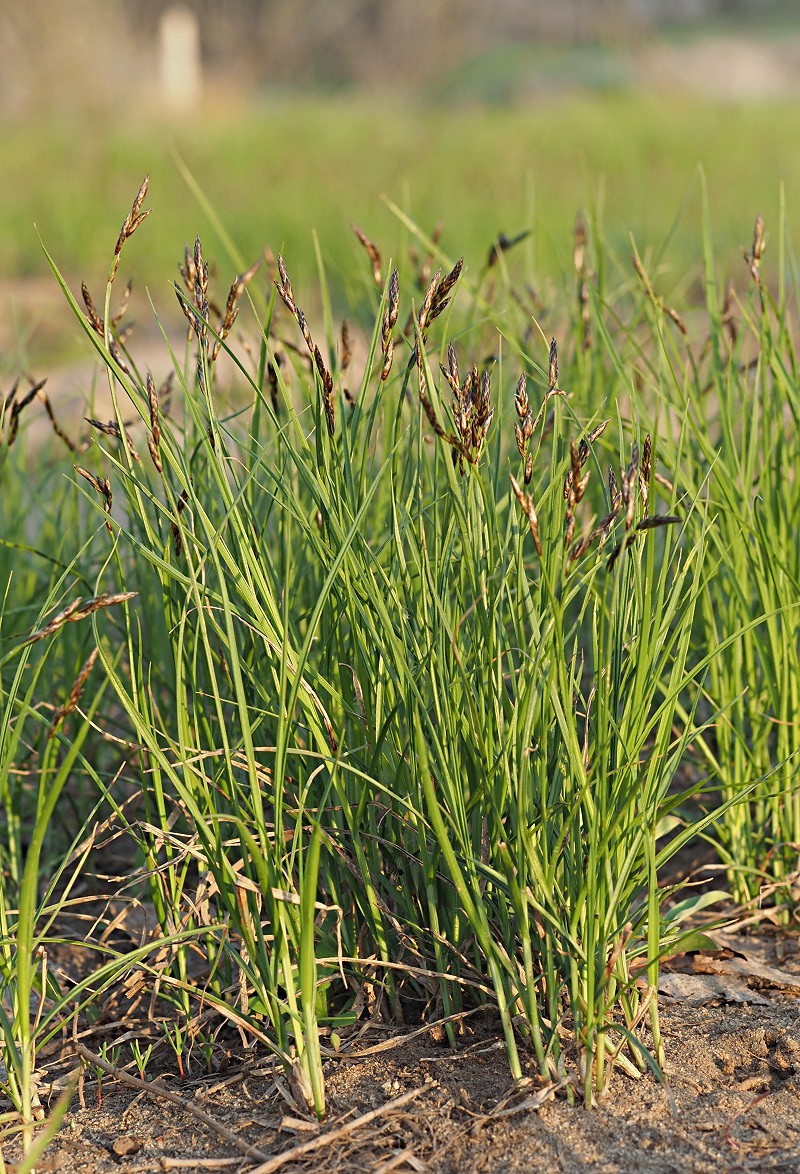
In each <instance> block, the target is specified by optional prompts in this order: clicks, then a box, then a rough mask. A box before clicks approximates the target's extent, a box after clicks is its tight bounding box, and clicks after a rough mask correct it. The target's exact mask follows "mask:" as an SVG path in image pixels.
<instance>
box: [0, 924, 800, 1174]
mask: <svg viewBox="0 0 800 1174" xmlns="http://www.w3.org/2000/svg"><path fill="white" fill-rule="evenodd" d="M730 944H731V946H732V948H731V949H729V950H726V951H724V952H723V953H724V954H725V955H727V961H725V960H723V961H720V960H718V959H714V958H706V956H687V957H686V958H684V959H683V960H680V961H676V963H675V965H674V969H673V968H668V969H667V972H666V973H667V974H668V975H670V976H671V978H672V979H673V980H675V981H677V978H678V977H679V978H680V983H679V984H678V985H679V990H678V992H677V993H678V997H677V998H669V997H664V996H662V998H661V1009H662V1019H663V1032H664V1039H665V1045H666V1049H667V1063H666V1077H667V1084H666V1085H661V1084H659V1083H658V1082H657V1081H656V1079H655V1078H654V1077H653V1076H652V1075H650V1074H647V1075H644V1076H642V1077H641V1078H640V1079H638V1080H634V1079H632V1078H630V1077H629V1076H627V1075H625V1074H623V1073H619V1072H618V1073H616V1074H615V1076H614V1079H613V1081H612V1085H611V1088H610V1090H609V1092H608V1094H607V1096H606V1097H605V1098H604V1099H603V1101H602V1102H601V1103H600V1104H599V1105H598V1106H597V1107H596V1108H595V1109H594V1110H593V1111H591V1112H588V1111H586V1110H585V1109H584V1108H582V1107H579V1106H575V1105H570V1104H568V1102H567V1100H566V1097H565V1096H564V1094H563V1092H561V1093H558V1092H556V1093H553V1092H552V1090H551V1089H549V1088H548V1087H547V1086H546V1085H545V1084H544V1083H543V1082H542V1081H541V1080H538V1079H537V1078H535V1077H534V1079H533V1080H532V1082H531V1085H530V1087H529V1088H528V1089H526V1090H522V1091H520V1090H518V1089H515V1088H514V1087H513V1086H512V1085H511V1082H510V1079H509V1073H508V1067H507V1063H506V1060H505V1055H504V1052H503V1048H502V1044H501V1042H500V1039H499V1037H498V1034H497V1030H496V1024H495V1023H494V1022H493V1021H492V1019H491V1017H489V1018H485V1019H480V1018H473V1019H470V1020H467V1021H466V1022H465V1024H464V1030H463V1033H462V1036H461V1039H460V1041H459V1045H458V1047H457V1049H456V1050H455V1051H453V1050H451V1049H450V1048H449V1047H447V1046H444V1045H443V1044H442V1043H437V1042H435V1040H434V1039H432V1038H431V1035H430V1033H425V1034H423V1035H417V1036H416V1037H415V1038H412V1039H408V1038H405V1039H404V1038H402V1037H395V1038H392V1036H391V1034H388V1033H387V1034H381V1033H380V1032H377V1033H372V1034H370V1035H368V1036H366V1037H365V1038H364V1039H362V1040H361V1041H359V1044H358V1045H357V1047H355V1048H353V1049H351V1050H350V1051H345V1052H344V1053H343V1054H342V1055H341V1056H339V1057H336V1058H331V1059H329V1060H327V1061H326V1079H327V1088H328V1097H329V1118H328V1121H327V1122H326V1123H325V1124H324V1125H323V1126H318V1125H317V1124H316V1123H314V1122H312V1121H311V1120H307V1119H302V1118H300V1117H298V1112H297V1109H296V1108H295V1107H293V1106H290V1104H289V1103H288V1102H287V1090H286V1089H285V1086H284V1085H283V1081H282V1079H281V1077H280V1075H279V1074H278V1073H277V1072H276V1070H275V1069H274V1067H273V1065H272V1062H271V1061H270V1058H269V1057H268V1056H267V1055H266V1054H264V1053H260V1052H259V1051H258V1050H253V1051H249V1052H247V1053H245V1052H243V1051H242V1047H241V1044H240V1043H239V1042H238V1041H236V1040H234V1039H232V1041H231V1047H230V1050H229V1051H228V1052H227V1053H225V1055H224V1058H223V1064H222V1068H221V1070H220V1071H218V1072H216V1073H214V1074H213V1075H209V1076H199V1075H197V1076H196V1077H194V1078H192V1077H189V1078H187V1079H185V1080H184V1081H181V1080H180V1079H179V1078H178V1076H177V1073H175V1072H174V1062H173V1070H170V1069H169V1067H168V1066H166V1067H164V1068H163V1071H162V1073H161V1075H160V1077H159V1078H158V1079H159V1080H160V1083H161V1086H162V1087H164V1088H168V1089H169V1090H171V1091H172V1092H173V1093H177V1094H178V1095H179V1096H180V1097H181V1098H183V1100H184V1101H185V1102H186V1105H185V1106H178V1105H175V1104H172V1103H168V1102H167V1101H166V1100H165V1099H164V1097H163V1095H162V1093H161V1091H159V1090H157V1089H151V1091H150V1092H149V1093H144V1092H138V1091H136V1090H130V1089H127V1088H122V1087H121V1086H120V1085H119V1084H118V1082H117V1081H115V1080H114V1079H113V1078H112V1077H106V1078H105V1079H104V1081H103V1087H102V1099H101V1100H100V1099H99V1094H98V1087H97V1084H96V1082H95V1081H94V1080H93V1079H90V1077H89V1075H87V1076H86V1078H85V1081H84V1084H83V1086H82V1088H81V1090H80V1098H81V1099H82V1100H83V1104H84V1107H83V1108H81V1107H80V1105H79V1103H78V1097H76V1099H75V1102H74V1106H73V1111H72V1112H71V1113H70V1114H69V1115H68V1117H67V1119H66V1123H65V1125H64V1126H63V1127H62V1130H61V1133H60V1134H59V1135H58V1137H57V1139H56V1141H55V1143H54V1144H53V1146H52V1147H51V1149H50V1150H49V1152H48V1154H47V1156H46V1158H45V1159H44V1161H43V1162H42V1163H41V1164H40V1166H39V1167H38V1168H39V1169H41V1170H61V1171H75V1172H79V1171H80V1172H86V1174H88V1172H90V1171H92V1172H97V1174H106V1172H110V1171H118V1170H124V1171H129V1172H131V1174H133V1172H134V1171H136V1172H139V1174H144V1172H150V1171H157V1170H178V1169H182V1170H197V1171H200V1170H206V1169H232V1170H239V1171H252V1170H254V1169H260V1168H261V1167H262V1166H263V1171H264V1174H267V1172H268V1171H270V1170H273V1169H276V1170H277V1169H281V1170H285V1171H301V1170H302V1171H310V1170H314V1171H316V1172H317V1174H320V1172H322V1171H328V1170H330V1171H354V1172H356V1171H363V1172H365V1174H366V1172H371V1174H388V1172H389V1171H398V1172H400V1174H405V1172H410V1171H416V1172H420V1171H427V1172H429V1174H479V1172H480V1174H484V1172H485V1174H501V1172H508V1174H511V1172H518V1174H523V1172H527V1171H531V1170H546V1171H551V1170H552V1171H563V1172H565V1174H570V1172H573V1171H575V1172H577V1171H584V1170H586V1171H598V1172H600V1171H602V1172H609V1174H610V1172H612V1171H619V1172H621V1174H645V1172H652V1174H666V1172H669V1171H676V1172H677V1171H697V1172H704V1174H705V1172H707V1174H712V1172H713V1174H720V1172H723V1171H724V1172H728V1174H735V1172H739V1171H773V1170H774V1171H779V1170H781V1171H796V1170H797V1169H798V1168H800V1013H799V1012H800V1004H799V1003H798V990H800V977H798V978H797V983H798V985H797V986H795V987H794V988H793V989H788V990H787V989H779V988H778V987H776V985H775V976H776V974H777V973H780V974H782V975H783V976H784V978H785V979H786V980H787V981H789V982H790V985H791V980H790V979H788V978H787V975H796V976H800V943H799V942H798V938H797V935H796V933H795V934H792V935H786V934H784V933H782V932H778V931H774V932H767V933H765V932H764V931H763V930H762V931H761V933H760V936H758V937H755V938H753V937H747V938H746V937H744V936H741V937H737V938H735V939H734V938H732V939H730ZM737 959H738V961H737ZM742 959H745V961H742ZM754 960H755V961H754ZM776 965H779V966H780V967H781V969H780V972H778V971H776V969H775V967H776ZM731 967H732V968H733V971H732V973H729V972H728V970H729V968H731ZM721 975H722V977H720V976H721ZM726 975H727V977H725V976H726ZM676 976H677V977H676ZM667 985H669V984H667ZM126 1026H128V1025H126V1024H125V1023H120V1024H119V1025H118V1028H119V1034H120V1035H122V1034H123V1033H124V1032H125V1029H126ZM106 1038H108V1037H106ZM376 1041H377V1042H376ZM69 1052H70V1047H69V1045H67V1046H66V1048H65V1053H64V1055H63V1056H62V1057H60V1058H59V1060H58V1062H51V1063H50V1064H49V1065H48V1067H49V1068H50V1072H51V1075H53V1074H55V1073H56V1072H57V1071H59V1070H61V1071H66V1070H67V1069H68V1068H69V1067H70V1066H73V1065H74V1062H75V1061H74V1057H73V1058H72V1059H70V1057H69ZM164 1059H166V1057H163V1053H162V1066H163V1060H164ZM127 1070H128V1071H129V1072H130V1071H133V1066H132V1065H128V1066H127ZM154 1074H155V1066H154V1067H153V1072H152V1073H151V1072H150V1071H148V1077H150V1076H151V1075H154ZM539 1102H543V1103H539ZM186 1106H190V1107H191V1108H193V1109H195V1110H200V1111H203V1112H205V1113H206V1114H209V1115H210V1116H211V1117H212V1118H213V1119H214V1121H215V1123H216V1128H211V1127H209V1126H208V1125H206V1124H203V1123H202V1122H201V1121H199V1120H198V1119H197V1117H196V1116H195V1115H193V1114H192V1112H191V1111H190V1108H187V1107H186ZM221 1129H222V1130H224V1129H227V1130H229V1131H230V1132H231V1133H232V1134H234V1135H235V1139H236V1142H237V1143H238V1144H232V1142H231V1140H230V1138H227V1139H226V1138H225V1137H223V1136H221ZM248 1145H249V1146H252V1147H254V1150H255V1151H257V1152H254V1153H253V1152H251V1156H250V1157H249V1158H248V1157H244V1156H243V1155H242V1153H241V1150H242V1149H244V1148H246V1147H247V1146H248ZM303 1146H305V1147H306V1152H305V1153H304V1152H302V1150H300V1148H299V1147H303ZM13 1156H14V1155H12V1154H9V1155H8V1157H9V1158H12V1157H13Z"/></svg>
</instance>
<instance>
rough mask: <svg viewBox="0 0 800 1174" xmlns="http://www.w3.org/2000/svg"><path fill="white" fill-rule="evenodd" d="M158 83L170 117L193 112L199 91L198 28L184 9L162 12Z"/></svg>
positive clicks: (195, 21)
mask: <svg viewBox="0 0 800 1174" xmlns="http://www.w3.org/2000/svg"><path fill="white" fill-rule="evenodd" d="M158 72H159V81H160V86H161V96H162V98H163V100H164V103H165V105H166V108H167V110H168V111H169V112H170V113H171V114H187V113H188V112H189V111H191V110H195V109H196V108H197V106H198V104H199V102H200V97H201V94H202V90H203V74H202V67H201V64H200V26H199V24H198V22H197V17H196V16H195V14H194V13H193V12H191V11H190V10H189V9H188V8H184V7H182V6H181V5H175V6H174V7H170V8H168V9H167V10H166V12H165V13H164V14H163V16H162V17H161V22H160V25H159V60H158Z"/></svg>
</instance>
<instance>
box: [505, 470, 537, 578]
mask: <svg viewBox="0 0 800 1174" xmlns="http://www.w3.org/2000/svg"><path fill="white" fill-rule="evenodd" d="M510 480H511V488H512V489H513V490H514V493H515V495H516V498H517V501H518V502H519V504H520V507H521V508H522V512H523V514H524V515H525V517H526V518H527V519H528V526H529V527H530V531H531V537H532V538H533V545H534V546H535V547H536V553H537V554H538V556H539V558H541V557H542V544H541V541H540V539H539V518H538V516H537V514H536V508H535V506H534V504H533V498H532V497H531V495H530V494H529V493H526V492H525V490H524V489H523V488H522V486H521V485H520V484H519V483H518V481H517V480H516V478H515V477H513V476H511V478H510Z"/></svg>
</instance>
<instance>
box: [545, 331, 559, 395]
mask: <svg viewBox="0 0 800 1174" xmlns="http://www.w3.org/2000/svg"><path fill="white" fill-rule="evenodd" d="M547 381H548V384H549V388H550V391H555V390H556V384H557V383H558V344H557V343H556V340H555V339H554V338H551V339H550V361H549V367H548V372H547Z"/></svg>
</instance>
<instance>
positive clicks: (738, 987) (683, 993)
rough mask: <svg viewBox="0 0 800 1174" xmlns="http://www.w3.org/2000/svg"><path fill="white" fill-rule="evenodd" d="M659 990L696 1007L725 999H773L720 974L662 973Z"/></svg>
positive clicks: (769, 1000) (738, 1000)
mask: <svg viewBox="0 0 800 1174" xmlns="http://www.w3.org/2000/svg"><path fill="white" fill-rule="evenodd" d="M658 990H659V994H662V995H667V997H668V998H670V999H679V1000H680V1001H681V1002H684V1003H689V1004H690V1005H691V1006H693V1007H702V1006H703V1004H704V1003H713V1002H714V1001H715V1000H717V999H724V1000H725V1002H726V1003H755V1004H761V1005H764V1004H767V1005H768V1004H769V1003H771V1001H772V1000H771V999H767V998H765V997H764V995H760V994H759V993H758V992H757V991H751V990H750V988H749V987H747V986H746V985H745V984H744V983H743V982H740V981H738V980H737V979H731V978H725V977H723V976H721V975H718V974H680V973H678V972H673V973H671V974H662V975H661V976H660V977H659V980H658Z"/></svg>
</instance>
